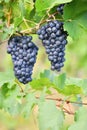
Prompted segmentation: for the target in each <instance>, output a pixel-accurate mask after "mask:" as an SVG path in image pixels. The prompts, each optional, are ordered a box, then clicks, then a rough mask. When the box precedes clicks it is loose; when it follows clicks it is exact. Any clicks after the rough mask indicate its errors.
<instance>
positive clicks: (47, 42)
mask: <svg viewBox="0 0 87 130" xmlns="http://www.w3.org/2000/svg"><path fill="white" fill-rule="evenodd" d="M37 34H38V35H39V39H41V40H42V43H43V45H44V47H45V49H46V53H47V54H48V59H49V61H51V69H52V70H57V71H60V70H61V68H62V67H63V66H64V61H65V58H64V55H65V53H64V51H65V45H66V44H67V40H66V39H67V33H66V32H65V31H64V29H63V23H62V22H59V21H58V20H53V21H50V22H48V23H47V24H46V25H43V26H42V27H41V28H40V29H39V30H38V31H37Z"/></svg>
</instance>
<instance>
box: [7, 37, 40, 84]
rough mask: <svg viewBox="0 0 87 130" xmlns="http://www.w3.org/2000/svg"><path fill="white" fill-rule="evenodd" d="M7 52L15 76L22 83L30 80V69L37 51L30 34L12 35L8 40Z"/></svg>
mask: <svg viewBox="0 0 87 130" xmlns="http://www.w3.org/2000/svg"><path fill="white" fill-rule="evenodd" d="M7 52H8V53H9V54H11V56H12V61H13V64H14V72H15V76H16V78H17V79H18V80H19V81H20V82H21V83H23V84H26V83H28V82H30V81H31V80H32V77H31V75H32V71H33V67H34V64H35V62H36V55H37V53H38V48H37V46H36V45H35V44H34V43H33V42H32V37H31V36H13V37H11V38H10V40H9V41H8V48H7Z"/></svg>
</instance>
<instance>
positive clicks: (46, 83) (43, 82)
mask: <svg viewBox="0 0 87 130" xmlns="http://www.w3.org/2000/svg"><path fill="white" fill-rule="evenodd" d="M30 85H31V87H32V88H33V89H36V90H43V88H44V87H47V88H50V87H52V86H54V85H53V84H52V82H51V81H50V80H49V79H48V78H40V79H35V80H33V81H32V82H31V83H30Z"/></svg>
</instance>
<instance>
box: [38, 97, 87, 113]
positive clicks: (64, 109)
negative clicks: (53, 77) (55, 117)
mask: <svg viewBox="0 0 87 130" xmlns="http://www.w3.org/2000/svg"><path fill="white" fill-rule="evenodd" d="M36 98H37V99H39V98H40V97H39V96H36ZM45 99H46V100H53V101H56V102H57V104H56V106H57V107H59V108H61V109H62V110H63V111H64V112H65V113H67V114H70V115H74V114H75V112H72V110H71V106H70V104H78V105H79V104H81V105H87V103H84V102H74V101H69V100H64V99H62V98H52V97H45ZM58 102H65V103H66V104H67V105H68V107H69V110H68V109H67V108H65V107H64V106H63V105H64V104H58Z"/></svg>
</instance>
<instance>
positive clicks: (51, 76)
mask: <svg viewBox="0 0 87 130" xmlns="http://www.w3.org/2000/svg"><path fill="white" fill-rule="evenodd" d="M55 76H56V75H55V73H53V72H52V71H50V70H44V72H43V73H40V77H41V78H48V79H50V81H54V78H55Z"/></svg>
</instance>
